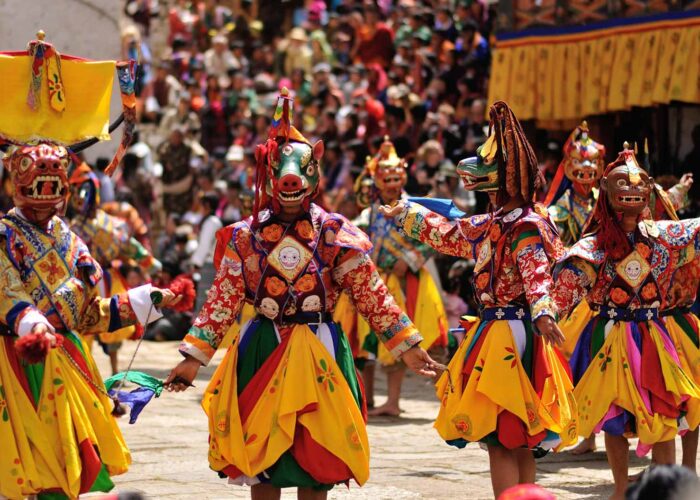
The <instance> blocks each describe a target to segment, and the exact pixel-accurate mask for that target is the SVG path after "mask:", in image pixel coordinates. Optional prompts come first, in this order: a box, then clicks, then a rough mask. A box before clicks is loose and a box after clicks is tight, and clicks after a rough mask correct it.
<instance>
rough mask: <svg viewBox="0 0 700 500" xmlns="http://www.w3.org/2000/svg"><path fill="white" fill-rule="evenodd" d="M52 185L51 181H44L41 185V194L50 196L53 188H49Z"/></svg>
mask: <svg viewBox="0 0 700 500" xmlns="http://www.w3.org/2000/svg"><path fill="white" fill-rule="evenodd" d="M52 185H53V183H52V182H49V181H46V182H44V185H43V186H41V194H42V195H44V196H51V195H52V194H53V190H52V189H51V186H52Z"/></svg>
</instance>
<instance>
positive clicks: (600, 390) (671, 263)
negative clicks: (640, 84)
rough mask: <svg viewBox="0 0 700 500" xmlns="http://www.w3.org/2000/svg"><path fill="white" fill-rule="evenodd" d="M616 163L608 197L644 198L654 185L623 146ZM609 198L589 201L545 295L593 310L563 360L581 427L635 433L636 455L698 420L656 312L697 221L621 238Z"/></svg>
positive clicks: (655, 225)
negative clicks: (587, 216) (584, 222)
mask: <svg viewBox="0 0 700 500" xmlns="http://www.w3.org/2000/svg"><path fill="white" fill-rule="evenodd" d="M616 167H617V168H616ZM622 169H626V172H627V174H625V175H628V179H629V180H627V178H625V179H619V180H618V182H620V184H619V185H615V186H612V185H611V187H609V189H610V190H611V193H612V194H610V195H609V196H615V197H619V199H620V200H624V202H625V203H644V204H646V203H648V201H649V193H650V192H651V191H652V185H651V183H650V182H649V177H648V176H647V174H646V172H644V171H643V170H642V169H640V168H639V166H638V164H637V161H636V158H635V156H634V153H633V152H632V151H631V150H629V149H625V150H624V151H622V152H621V153H620V154H619V156H618V159H617V160H616V161H615V162H613V163H612V164H610V165H609V166H608V168H607V171H606V172H611V171H612V170H622ZM616 175H618V174H616ZM611 183H612V181H611ZM621 186H622V187H621ZM629 186H632V187H629ZM635 186H639V188H636V187H635ZM629 192H631V193H632V194H631V195H628V194H627V193H629ZM607 198H608V196H606V197H601V199H600V200H599V201H598V203H597V205H596V211H595V212H594V215H593V217H594V220H593V223H594V225H593V226H592V228H593V231H592V233H591V234H589V235H588V236H585V237H584V238H583V239H581V240H580V241H579V242H578V243H576V244H575V245H574V246H573V247H571V249H570V250H569V251H568V252H567V255H566V257H565V259H563V261H562V263H561V264H560V265H559V266H558V270H557V273H556V276H557V277H556V282H557V287H556V289H555V290H554V293H553V294H552V296H553V298H554V300H555V302H556V303H557V305H558V306H559V308H560V310H562V311H566V310H567V308H570V307H571V305H572V304H574V303H577V302H578V301H579V300H583V299H584V298H585V299H586V300H588V302H589V303H590V304H591V307H592V309H593V310H594V317H593V318H592V319H591V320H590V321H589V322H588V325H587V326H586V328H585V329H584V331H583V333H582V334H581V336H580V338H579V340H578V343H577V344H576V348H575V350H574V353H573V355H572V357H571V360H570V364H571V368H572V371H573V376H574V381H575V382H576V389H575V391H574V393H575V395H576V400H577V402H578V405H579V414H580V423H579V432H580V434H581V435H583V436H589V435H591V434H592V433H593V432H597V431H600V430H603V431H605V432H607V433H610V434H613V435H624V436H631V435H637V436H638V437H639V444H638V447H637V453H638V454H644V453H646V452H647V451H648V450H649V449H650V448H651V446H652V445H654V444H655V443H658V442H663V441H668V440H671V439H673V438H674V436H675V435H676V434H677V432H678V421H679V419H680V417H682V416H683V415H685V416H686V418H687V420H688V424H689V425H690V427H691V428H694V427H696V426H697V424H698V419H700V414H698V412H697V411H691V410H693V408H691V406H689V405H688V402H689V400H690V399H691V398H697V397H698V396H700V393H699V392H698V387H697V386H696V385H695V383H694V382H693V381H692V379H691V378H690V377H689V374H686V372H685V371H684V369H683V367H682V366H681V363H680V360H679V357H678V352H677V350H676V348H675V347H674V345H673V342H672V340H671V338H670V337H669V333H668V331H667V329H666V327H665V326H664V323H663V322H662V321H661V319H660V314H659V311H660V310H663V309H665V308H666V307H667V304H669V292H670V290H671V289H672V288H673V285H674V283H673V281H674V276H675V274H676V271H677V270H678V269H680V268H682V267H683V266H686V265H691V264H692V263H693V261H694V258H695V252H696V249H697V248H698V247H699V245H700V236H699V235H698V230H699V229H700V220H697V219H694V220H688V221H661V222H654V221H651V220H642V221H641V222H639V224H638V226H637V229H636V230H635V232H634V233H633V234H626V235H625V234H624V233H623V232H621V231H622V230H621V229H619V230H615V229H614V228H615V227H617V225H616V224H617V223H615V222H611V221H614V220H615V219H613V217H616V215H612V216H611V215H608V214H610V213H612V211H613V210H615V211H616V212H621V211H622V209H617V208H612V209H611V208H609V205H610V202H609V201H608V199H607ZM615 199H617V198H615ZM629 200H632V201H629ZM640 200H641V201H640ZM619 203H622V202H619ZM644 207H646V205H643V206H642V208H641V209H640V212H639V213H641V211H642V210H644ZM623 208H624V205H623ZM611 228H613V229H611ZM618 234H621V236H620V237H618V238H617V239H616V235H618ZM620 241H621V243H620Z"/></svg>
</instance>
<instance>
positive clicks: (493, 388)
mask: <svg viewBox="0 0 700 500" xmlns="http://www.w3.org/2000/svg"><path fill="white" fill-rule="evenodd" d="M490 113H491V130H492V134H491V136H490V137H489V139H488V140H487V142H486V143H485V144H484V145H483V146H481V147H480V149H479V151H478V156H477V158H470V159H467V160H463V161H462V162H460V164H459V166H458V172H459V173H460V176H461V177H462V179H463V180H464V182H465V186H466V187H467V188H468V189H473V190H476V189H478V190H485V191H488V190H490V191H497V193H498V195H499V196H500V197H503V196H505V195H506V194H507V196H516V195H518V194H520V193H522V197H523V198H524V199H525V200H531V199H532V196H533V192H534V184H535V181H536V175H537V170H536V169H537V162H536V159H535V157H534V153H533V152H532V149H531V147H530V145H529V144H528V143H527V140H526V139H525V137H524V134H523V133H522V129H521V128H520V124H519V123H518V122H517V120H516V118H515V116H514V115H513V114H512V112H511V111H510V109H509V108H508V107H507V105H506V104H505V103H503V102H498V103H496V104H494V105H493V107H492V108H491V111H490ZM501 148H504V149H505V152H507V154H505V152H504V151H502V149H501ZM506 158H508V159H506ZM518 158H519V160H518ZM516 161H518V163H516ZM516 179H517V180H518V181H519V182H516ZM520 189H522V191H519V190H520ZM500 203H501V202H499V204H500ZM398 218H399V221H400V223H401V226H402V227H403V229H404V231H405V232H406V234H408V235H409V236H412V237H413V238H417V239H419V240H420V241H422V242H424V243H427V244H429V245H430V246H432V247H433V248H434V249H435V250H437V251H439V252H443V253H446V254H449V255H454V256H459V257H467V258H474V259H475V260H476V266H475V269H474V276H475V279H474V288H475V292H476V296H477V298H478V300H479V302H480V305H481V311H480V321H479V322H478V323H477V324H476V325H475V326H473V327H472V328H471V329H470V330H469V331H468V332H467V334H466V336H465V338H464V340H463V342H462V344H461V345H460V348H459V350H458V351H457V353H456V354H455V355H454V357H453V359H452V361H451V362H450V364H449V366H448V370H447V372H446V373H445V374H443V376H442V377H441V378H440V380H439V381H438V384H437V394H438V397H439V398H440V399H441V401H442V406H441V408H440V413H439V415H438V418H437V421H436V423H435V427H436V429H437V430H438V433H439V434H440V436H441V437H442V438H443V439H445V440H446V441H447V442H448V443H449V444H452V445H455V446H458V447H463V446H465V445H466V444H467V443H468V442H474V441H482V442H484V443H486V444H489V445H501V446H504V447H506V448H509V449H514V448H520V447H527V448H535V447H542V448H545V449H550V448H554V447H557V446H567V445H569V444H571V443H573V442H575V441H576V438H577V428H576V422H577V416H576V404H575V402H574V398H573V392H572V390H573V386H572V384H571V380H570V377H569V375H568V373H567V370H566V367H565V364H566V363H565V362H563V361H562V359H560V356H559V354H558V352H557V351H556V350H555V349H554V348H552V347H551V346H550V345H549V344H548V343H546V342H545V341H544V340H543V339H542V338H541V337H539V336H538V335H536V334H535V331H534V323H533V322H534V321H535V320H536V319H538V318H540V317H542V316H545V315H548V316H551V317H552V318H556V316H557V311H556V308H555V307H554V304H553V302H552V300H551V298H550V291H551V290H552V288H553V282H552V276H551V268H552V266H553V264H554V262H555V261H556V260H557V259H558V258H559V257H561V255H562V254H563V247H562V245H561V242H560V241H559V238H558V237H557V230H556V227H555V226H554V224H553V223H552V222H551V220H550V219H549V217H548V214H547V210H546V208H545V207H544V206H542V205H539V204H533V203H526V204H525V205H524V206H522V207H520V208H516V209H514V210H512V211H510V212H508V213H504V212H503V211H501V210H499V211H496V212H494V213H491V214H484V215H476V216H473V217H468V218H463V219H458V220H456V221H451V220H449V219H447V218H446V217H444V216H442V215H439V214H437V213H434V212H430V211H429V210H427V209H425V208H422V207H419V206H417V204H415V203H410V204H408V205H407V206H406V208H405V209H404V210H403V212H402V213H401V214H400V215H399V217H398Z"/></svg>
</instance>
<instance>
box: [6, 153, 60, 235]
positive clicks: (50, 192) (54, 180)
mask: <svg viewBox="0 0 700 500" xmlns="http://www.w3.org/2000/svg"><path fill="white" fill-rule="evenodd" d="M69 162H70V160H69V157H68V151H67V150H66V148H64V147H63V146H57V145H54V144H38V145H36V146H21V147H15V148H14V149H12V150H11V151H10V153H9V154H8V155H7V156H6V157H5V159H4V163H5V165H6V166H7V169H8V170H9V172H10V180H11V182H12V186H13V195H12V201H13V202H14V204H15V206H16V207H18V208H20V209H21V210H22V213H23V214H24V215H25V217H27V219H28V220H30V221H31V222H34V223H36V224H39V225H44V224H46V223H47V222H48V221H49V220H50V219H51V217H53V216H54V215H63V214H64V213H65V210H66V202H67V200H68V196H69V186H68V164H69Z"/></svg>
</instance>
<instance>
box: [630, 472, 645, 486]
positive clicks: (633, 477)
mask: <svg viewBox="0 0 700 500" xmlns="http://www.w3.org/2000/svg"><path fill="white" fill-rule="evenodd" d="M645 470H646V469H642V471H641V472H637V473H636V474H631V475H629V476H627V482H629V483H636V482H637V481H639V479H640V478H641V477H642V474H644V471H645Z"/></svg>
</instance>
